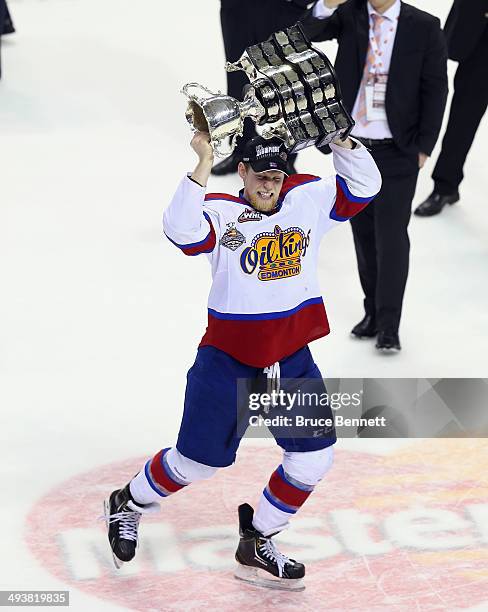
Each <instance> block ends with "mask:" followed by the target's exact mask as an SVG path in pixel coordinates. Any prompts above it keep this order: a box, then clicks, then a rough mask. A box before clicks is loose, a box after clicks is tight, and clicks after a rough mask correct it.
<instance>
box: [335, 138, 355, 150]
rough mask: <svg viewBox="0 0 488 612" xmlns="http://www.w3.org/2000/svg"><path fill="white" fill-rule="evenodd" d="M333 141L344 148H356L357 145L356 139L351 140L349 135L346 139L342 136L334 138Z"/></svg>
mask: <svg viewBox="0 0 488 612" xmlns="http://www.w3.org/2000/svg"><path fill="white" fill-rule="evenodd" d="M333 143H334V144H335V145H337V146H338V147H342V148H343V149H354V148H355V147H356V145H355V144H354V141H353V140H351V139H350V138H349V136H348V137H347V138H346V140H342V139H341V138H340V137H339V138H334V140H333Z"/></svg>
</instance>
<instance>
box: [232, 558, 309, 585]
mask: <svg viewBox="0 0 488 612" xmlns="http://www.w3.org/2000/svg"><path fill="white" fill-rule="evenodd" d="M234 578H237V580H242V581H244V582H248V583H249V584H253V585H254V586H260V587H265V588H267V589H278V590H280V591H303V590H304V589H305V584H304V582H303V580H302V579H301V578H278V577H276V576H273V575H272V574H269V573H268V572H266V571H265V570H262V569H260V568H259V567H249V566H248V565H242V564H240V563H238V564H237V568H236V570H235V572H234Z"/></svg>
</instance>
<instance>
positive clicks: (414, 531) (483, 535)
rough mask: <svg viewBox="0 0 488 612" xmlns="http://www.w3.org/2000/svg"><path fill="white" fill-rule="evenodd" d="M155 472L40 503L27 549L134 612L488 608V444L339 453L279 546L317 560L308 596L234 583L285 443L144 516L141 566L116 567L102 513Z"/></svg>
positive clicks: (100, 472) (57, 493)
mask: <svg viewBox="0 0 488 612" xmlns="http://www.w3.org/2000/svg"><path fill="white" fill-rule="evenodd" d="M469 457H471V461H470V460H468V458H469ZM474 458H476V460H475V459H474ZM143 463H144V458H136V459H131V460H128V461H124V462H122V463H117V464H112V465H107V466H102V467H100V468H98V469H96V470H92V471H90V472H87V473H85V474H80V475H78V476H75V477H73V478H71V479H70V480H68V481H66V482H63V483H61V484H60V485H59V486H57V487H55V488H54V489H52V490H51V491H49V492H48V493H47V494H46V495H45V496H44V497H43V498H42V499H40V500H39V501H38V502H37V503H36V504H35V506H34V507H33V508H32V510H31V512H30V514H29V516H28V518H27V524H26V540H27V543H28V545H29V547H30V549H31V551H32V553H33V554H34V555H35V556H36V557H37V559H38V560H39V562H40V563H41V564H42V566H43V567H44V568H46V569H47V570H49V571H50V572H52V573H53V574H54V575H55V576H57V577H58V578H59V579H61V580H62V581H63V582H65V583H67V584H69V585H71V586H72V587H74V588H75V589H80V590H82V591H86V592H87V593H90V594H92V595H94V596H96V597H99V598H102V599H105V600H110V601H112V602H116V603H118V604H120V605H123V606H125V607H127V608H130V609H133V610H164V611H173V610H174V611H176V610H184V611H187V610H201V609H203V608H205V609H206V608H207V607H208V609H217V610H219V611H227V610H229V611H230V610H235V609H241V608H244V607H246V606H253V607H254V606H257V605H258V606H259V608H260V609H262V610H268V609H269V610H271V609H272V610H275V609H278V610H280V612H292V611H293V612H295V610H296V609H297V607H299V608H303V609H306V610H316V609H323V608H327V609H328V610H344V609H349V610H351V609H361V610H375V611H385V612H386V611H388V612H389V611H391V610H405V611H406V610H415V609H421V610H423V611H424V610H444V609H462V608H466V607H469V606H472V605H475V604H480V603H483V602H484V601H486V600H488V583H487V577H488V574H487V570H486V567H487V560H488V546H487V545H488V499H487V487H486V483H483V481H482V480H481V479H482V478H485V475H486V471H487V466H488V448H487V444H486V442H484V441H477V440H438V441H435V440H430V441H428V443H427V442H418V443H416V444H414V445H412V446H411V447H409V448H408V449H403V450H400V451H396V452H395V453H393V454H390V455H387V456H378V455H370V454H367V453H357V452H348V451H340V452H336V457H335V464H334V467H333V468H332V470H331V472H329V474H328V475H327V476H326V477H325V479H324V480H323V481H322V482H321V483H320V484H319V485H318V486H317V488H316V490H315V492H314V493H313V494H312V496H311V497H310V498H309V500H308V501H307V503H306V504H305V506H304V507H303V508H302V510H301V511H300V512H299V513H298V514H297V515H296V516H295V517H294V518H293V519H292V526H291V529H290V530H289V531H288V532H284V533H283V534H280V536H278V545H279V548H280V549H281V551H282V552H284V553H285V554H287V555H288V556H290V557H293V558H296V559H298V560H300V561H303V562H305V563H306V567H307V574H306V577H305V581H306V587H307V588H306V590H305V591H304V592H301V593H289V592H283V591H271V590H267V589H263V588H259V587H253V586H249V585H247V584H244V583H242V582H239V581H237V580H235V579H234V578H233V567H234V550H235V547H236V544H237V540H238V533H237V512H236V509H237V506H238V505H239V504H240V503H242V502H244V501H249V502H250V503H252V504H253V505H255V504H256V503H257V500H258V498H259V495H260V493H261V490H262V488H263V486H264V485H265V483H266V481H267V479H268V478H269V475H270V474H271V472H272V471H273V470H274V469H275V467H276V466H277V465H278V464H279V463H280V451H279V449H278V448H277V447H273V444H272V442H270V448H255V449H254V448H249V447H245V448H243V449H241V451H240V453H239V456H238V460H237V463H236V465H234V466H232V467H231V468H227V469H224V470H220V471H219V472H218V473H217V475H216V476H214V477H213V478H212V479H211V480H208V481H204V482H200V483H196V484H194V485H192V486H190V487H188V488H186V489H184V490H183V491H181V492H180V493H177V494H175V495H173V496H171V497H170V498H168V499H164V500H162V504H161V513H160V514H159V515H156V516H150V517H144V518H143V520H142V523H141V527H140V545H139V549H138V553H137V557H136V560H135V561H134V562H132V563H130V564H126V565H125V566H124V567H123V569H122V570H119V571H118V570H116V569H115V567H114V566H113V563H112V559H111V554H110V550H109V545H108V540H107V536H106V527H105V523H104V522H103V521H97V517H98V516H99V515H100V514H101V512H102V502H103V499H104V497H106V496H107V495H108V494H109V493H110V492H111V491H112V490H113V489H114V488H116V487H117V486H119V487H120V486H122V485H123V484H125V483H126V482H127V481H128V480H129V479H130V477H131V476H132V475H133V474H134V473H135V472H137V470H138V469H140V467H141V465H142V464H143ZM75 593H76V591H74V590H72V593H71V597H72V601H75V598H76V594H75Z"/></svg>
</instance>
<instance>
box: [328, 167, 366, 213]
mask: <svg viewBox="0 0 488 612" xmlns="http://www.w3.org/2000/svg"><path fill="white" fill-rule="evenodd" d="M375 197H376V194H375V195H373V196H370V197H367V198H362V197H359V196H355V195H354V194H352V193H351V192H350V191H349V188H348V186H347V184H346V181H345V180H344V179H343V178H342V176H336V201H335V204H334V206H333V208H332V210H331V211H330V214H329V217H330V218H331V219H334V220H335V221H348V220H349V219H351V217H354V216H355V215H357V214H358V213H360V212H361V211H362V210H363V208H366V206H367V205H368V204H369V203H370V202H371V200H373V199H374V198H375Z"/></svg>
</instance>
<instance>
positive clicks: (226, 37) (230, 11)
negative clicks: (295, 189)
mask: <svg viewBox="0 0 488 612" xmlns="http://www.w3.org/2000/svg"><path fill="white" fill-rule="evenodd" d="M302 14H303V8H301V7H300V6H297V5H295V4H293V3H292V2H286V1H284V0H266V1H265V2H261V1H259V0H247V1H246V2H242V1H241V0H240V1H237V0H221V4H220V23H221V27H222V38H223V41H224V50H225V57H226V60H227V61H229V62H236V61H237V60H238V59H239V58H240V57H241V55H242V54H243V53H244V51H245V49H246V48H247V47H249V46H250V45H255V44H257V43H259V42H263V41H264V40H266V39H267V38H269V36H270V35H271V34H272V33H273V32H276V31H278V30H281V29H283V28H286V27H289V26H291V25H293V24H294V23H296V22H297V21H298V20H299V19H300V17H301V16H302ZM245 85H249V79H248V78H247V76H246V74H245V73H244V72H243V71H238V72H228V73H227V93H228V95H229V96H232V97H233V98H236V99H237V100H242V97H243V96H242V90H243V88H244V86H245ZM255 136H256V127H255V123H254V122H253V121H252V120H251V119H246V120H245V121H244V133H243V135H242V137H241V138H238V139H237V145H236V148H235V150H234V152H233V154H232V155H230V156H229V157H228V158H226V159H224V160H223V161H221V162H219V163H218V164H216V165H215V166H214V167H213V168H212V174H214V175H216V176H222V175H225V174H230V173H233V172H237V165H238V163H239V161H240V160H241V157H242V153H243V151H244V147H245V145H246V143H247V142H248V141H249V140H251V139H252V138H254V137H255ZM295 159H296V155H291V156H290V157H289V160H288V164H289V168H288V173H289V174H294V172H295V168H294V161H295Z"/></svg>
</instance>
